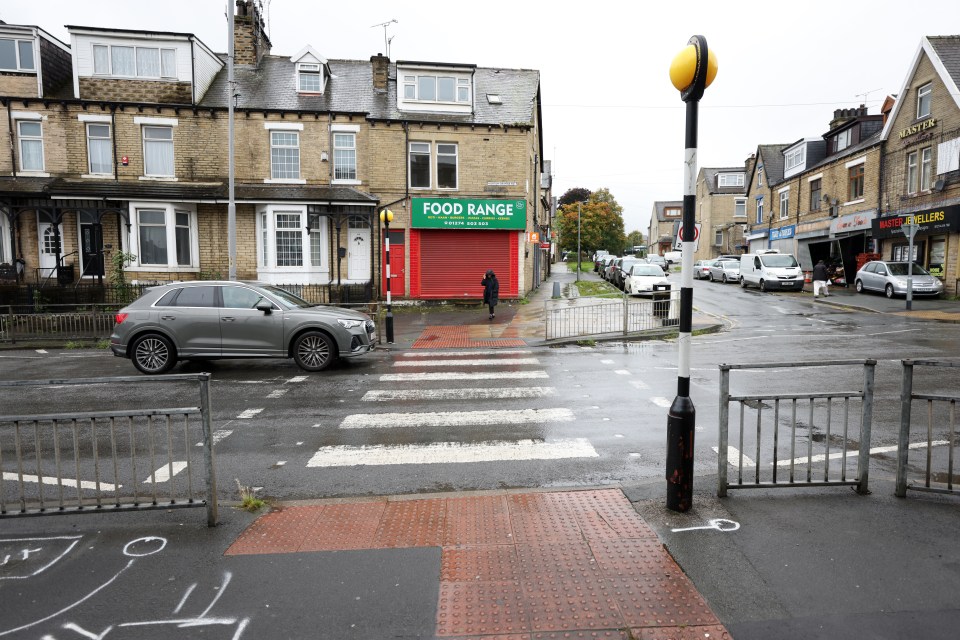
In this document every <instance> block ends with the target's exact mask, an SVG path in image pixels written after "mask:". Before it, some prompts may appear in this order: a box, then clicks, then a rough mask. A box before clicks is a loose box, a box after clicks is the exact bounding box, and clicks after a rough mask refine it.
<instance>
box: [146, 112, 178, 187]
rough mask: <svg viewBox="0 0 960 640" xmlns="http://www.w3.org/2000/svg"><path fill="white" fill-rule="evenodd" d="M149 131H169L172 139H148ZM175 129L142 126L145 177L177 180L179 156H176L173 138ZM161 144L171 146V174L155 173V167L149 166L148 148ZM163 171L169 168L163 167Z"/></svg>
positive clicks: (165, 125)
mask: <svg viewBox="0 0 960 640" xmlns="http://www.w3.org/2000/svg"><path fill="white" fill-rule="evenodd" d="M148 129H150V130H153V129H156V130H158V131H159V130H166V131H169V132H170V139H169V140H167V139H165V138H148V137H147V130H148ZM173 129H174V127H173V126H172V125H167V124H147V123H142V124H141V125H140V138H141V141H142V144H143V175H144V177H147V178H175V177H176V176H177V156H176V147H175V146H174V143H173V138H174V136H173ZM161 144H163V145H169V147H170V166H169V173H157V172H153V171H152V170H153V169H155V167H152V166H149V165H148V162H147V159H148V157H149V155H148V154H147V148H148V146H152V145H156V146H159V145H161ZM162 169H163V170H167V169H168V168H167V167H163V168H162Z"/></svg>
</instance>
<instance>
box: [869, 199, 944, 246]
mask: <svg viewBox="0 0 960 640" xmlns="http://www.w3.org/2000/svg"><path fill="white" fill-rule="evenodd" d="M911 223H913V224H916V225H917V233H918V234H921V235H930V234H934V233H950V232H951V231H960V205H957V204H954V205H950V206H949V207H938V208H936V209H925V210H923V211H915V212H913V213H903V214H900V215H897V216H884V217H882V218H876V219H874V221H873V237H874V238H894V237H899V236H902V235H903V232H904V229H903V227H904V225H909V224H911Z"/></svg>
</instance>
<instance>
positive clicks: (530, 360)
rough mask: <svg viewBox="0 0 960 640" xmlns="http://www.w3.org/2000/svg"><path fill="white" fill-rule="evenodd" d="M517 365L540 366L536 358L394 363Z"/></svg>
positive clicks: (445, 365) (458, 365) (475, 365)
mask: <svg viewBox="0 0 960 640" xmlns="http://www.w3.org/2000/svg"><path fill="white" fill-rule="evenodd" d="M517 364H540V361H539V360H537V359H536V358H499V359H496V358H490V359H487V360H421V361H419V362H405V361H401V362H394V363H393V366H395V367H454V366H456V367H490V366H501V365H502V366H507V365H511V366H512V365H517Z"/></svg>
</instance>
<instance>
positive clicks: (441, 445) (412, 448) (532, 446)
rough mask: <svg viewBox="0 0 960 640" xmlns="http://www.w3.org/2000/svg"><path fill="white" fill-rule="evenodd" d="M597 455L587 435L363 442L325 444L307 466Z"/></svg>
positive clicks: (485, 460)
mask: <svg viewBox="0 0 960 640" xmlns="http://www.w3.org/2000/svg"><path fill="white" fill-rule="evenodd" d="M598 457H600V455H599V454H598V453H597V451H596V450H595V449H594V448H593V445H591V444H590V441H589V440H587V439H586V438H569V439H560V440H555V441H552V442H543V441H539V440H518V441H515V442H505V441H490V442H478V443H475V444H465V443H461V442H435V443H432V444H402V445H364V446H359V447H354V446H345V445H341V446H334V447H325V448H323V449H320V450H319V451H317V452H316V453H315V454H314V455H313V457H312V458H310V461H309V462H307V467H352V466H358V465H386V464H450V463H462V462H500V461H516V460H560V459H564V458H598Z"/></svg>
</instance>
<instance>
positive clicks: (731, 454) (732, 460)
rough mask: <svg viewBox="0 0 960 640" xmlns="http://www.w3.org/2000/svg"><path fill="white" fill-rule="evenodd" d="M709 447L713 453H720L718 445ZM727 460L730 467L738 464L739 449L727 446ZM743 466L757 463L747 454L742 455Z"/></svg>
mask: <svg viewBox="0 0 960 640" xmlns="http://www.w3.org/2000/svg"><path fill="white" fill-rule="evenodd" d="M710 448H711V449H713V452H714V453H716V454H717V455H720V447H710ZM727 462H728V463H729V464H730V466H731V467H737V466H740V449H737V448H736V447H727ZM743 466H744V468H746V467H755V466H757V463H756V462H754V461H753V460H751V459H750V458H748V457H747V456H743Z"/></svg>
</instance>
